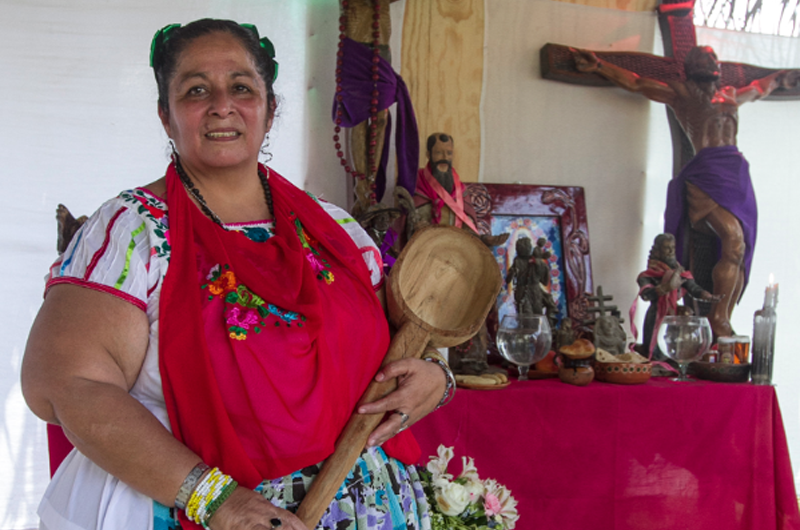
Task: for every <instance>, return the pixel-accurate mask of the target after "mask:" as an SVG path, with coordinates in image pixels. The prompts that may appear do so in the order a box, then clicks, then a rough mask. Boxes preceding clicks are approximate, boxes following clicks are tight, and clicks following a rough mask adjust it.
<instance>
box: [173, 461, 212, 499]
mask: <svg viewBox="0 0 800 530" xmlns="http://www.w3.org/2000/svg"><path fill="white" fill-rule="evenodd" d="M210 470H211V468H210V467H209V466H207V465H206V464H204V463H203V462H200V463H199V464H197V465H196V466H194V468H192V470H191V471H190V472H189V474H188V475H186V478H185V479H184V480H183V484H181V489H179V490H178V495H177V496H176V497H175V507H176V508H178V509H179V510H185V509H186V505H187V504H188V503H189V498H190V497H191V496H192V492H194V490H195V488H196V487H197V484H198V483H199V482H200V480H201V479H202V478H203V476H204V475H205V474H206V473H207V472H208V471H210Z"/></svg>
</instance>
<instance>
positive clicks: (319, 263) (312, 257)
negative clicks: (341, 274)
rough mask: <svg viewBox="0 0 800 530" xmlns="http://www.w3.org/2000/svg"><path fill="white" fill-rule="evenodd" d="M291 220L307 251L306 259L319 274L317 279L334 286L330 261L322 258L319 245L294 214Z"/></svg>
mask: <svg viewBox="0 0 800 530" xmlns="http://www.w3.org/2000/svg"><path fill="white" fill-rule="evenodd" d="M290 219H291V220H292V221H294V227H295V230H296V231H297V237H298V238H299V239H300V244H301V245H303V249H305V251H306V259H307V260H308V262H309V263H310V264H311V267H312V268H313V269H314V272H316V273H317V279H318V280H324V281H325V283H326V284H328V285H330V284H332V283H333V280H334V278H333V272H332V271H331V270H330V268H331V265H330V263H328V260H326V259H324V258H323V257H322V255H321V254H320V253H319V250H317V247H318V246H319V243H318V242H317V240H316V239H314V238H313V237H311V235H309V233H308V232H306V230H305V228H303V225H302V224H300V219H298V218H297V215H295V213H294V212H292V213H291V217H290Z"/></svg>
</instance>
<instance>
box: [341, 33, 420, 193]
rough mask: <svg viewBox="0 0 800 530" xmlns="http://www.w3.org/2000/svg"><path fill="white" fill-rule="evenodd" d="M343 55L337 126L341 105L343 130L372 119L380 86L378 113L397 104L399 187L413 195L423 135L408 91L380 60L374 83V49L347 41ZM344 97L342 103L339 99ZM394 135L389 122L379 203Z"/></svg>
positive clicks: (379, 174) (377, 181)
mask: <svg viewBox="0 0 800 530" xmlns="http://www.w3.org/2000/svg"><path fill="white" fill-rule="evenodd" d="M341 51H342V58H341V59H342V66H341V73H340V74H339V77H340V78H341V83H339V86H341V88H342V90H341V92H338V93H337V94H336V95H335V96H334V98H333V122H334V123H336V111H337V110H338V109H339V107H340V105H341V109H342V116H341V119H342V123H341V126H342V127H355V126H356V125H358V124H359V123H361V122H362V121H364V120H366V119H367V118H369V115H370V107H371V106H372V99H373V98H372V91H373V90H374V89H375V87H376V85H377V89H378V93H379V95H378V97H377V98H376V99H377V100H378V105H377V107H378V110H383V109H386V108H388V107H389V106H390V105H391V104H392V103H394V102H397V128H396V131H395V151H396V153H397V184H398V185H400V186H403V187H404V188H406V189H407V190H408V192H409V193H410V194H411V195H414V188H415V186H416V182H417V165H419V133H418V132H417V119H416V117H415V116H414V108H413V106H412V105H411V96H410V95H409V94H408V89H407V88H406V84H405V82H404V81H403V78H402V77H400V75H399V74H398V73H396V72H395V71H394V69H393V68H392V65H391V64H389V62H388V61H385V60H384V59H383V58H380V57H379V58H378V59H379V62H378V80H377V81H374V80H373V79H372V58H373V53H372V49H370V47H369V46H367V45H365V44H361V43H359V42H356V41H354V40H352V39H344V42H343V47H342V48H341ZM339 95H340V96H342V101H341V103H340V102H338V101H337V98H336V96H339ZM390 132H391V121H387V124H386V135H385V136H384V138H385V139H386V140H384V149H383V152H382V153H381V162H380V166H379V168H378V172H377V175H376V179H375V184H376V186H377V189H376V190H375V195H376V198H377V200H378V201H380V200H381V197H383V192H384V191H385V189H386V159H387V158H388V147H387V146H388V138H389V133H390Z"/></svg>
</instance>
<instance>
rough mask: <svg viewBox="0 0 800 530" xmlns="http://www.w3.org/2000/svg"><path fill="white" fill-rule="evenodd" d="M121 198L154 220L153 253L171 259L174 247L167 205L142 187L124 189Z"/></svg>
mask: <svg viewBox="0 0 800 530" xmlns="http://www.w3.org/2000/svg"><path fill="white" fill-rule="evenodd" d="M119 198H120V199H122V200H123V201H125V202H127V203H131V204H132V205H133V206H132V207H134V208H136V211H138V212H139V215H143V216H145V217H147V218H148V219H150V220H151V221H152V222H153V225H154V228H153V231H152V233H153V235H154V236H155V237H156V240H155V241H154V243H155V244H154V245H153V246H152V247H151V251H150V252H151V255H155V256H158V257H159V258H165V259H166V260H167V261H169V256H170V251H171V250H172V247H171V246H170V243H169V226H168V224H167V223H168V221H167V218H168V217H167V205H166V204H164V203H163V202H161V201H160V200H158V199H157V198H155V197H154V196H152V195H150V194H148V193H145V192H144V191H142V190H140V189H138V188H137V189H134V190H130V191H123V192H122V193H120V194H119Z"/></svg>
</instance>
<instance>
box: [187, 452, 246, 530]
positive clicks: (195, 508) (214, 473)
mask: <svg viewBox="0 0 800 530" xmlns="http://www.w3.org/2000/svg"><path fill="white" fill-rule="evenodd" d="M236 486H238V484H237V482H236V481H235V480H233V478H231V477H230V476H228V475H226V474H224V473H222V472H221V471H220V470H219V469H218V468H216V467H215V468H214V469H212V470H211V471H209V472H208V473H206V474H205V476H204V477H203V480H201V481H200V483H199V484H197V487H195V489H194V491H192V495H191V496H190V497H189V502H187V503H186V508H185V512H186V517H188V518H189V519H190V520H191V521H193V522H195V523H197V524H199V525H201V526H202V527H203V528H208V522H209V521H210V520H211V516H212V515H214V512H216V511H217V509H218V508H219V507H220V505H222V503H223V502H224V501H225V500H226V499H227V498H228V497H230V496H231V494H232V493H233V490H235V489H236Z"/></svg>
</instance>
